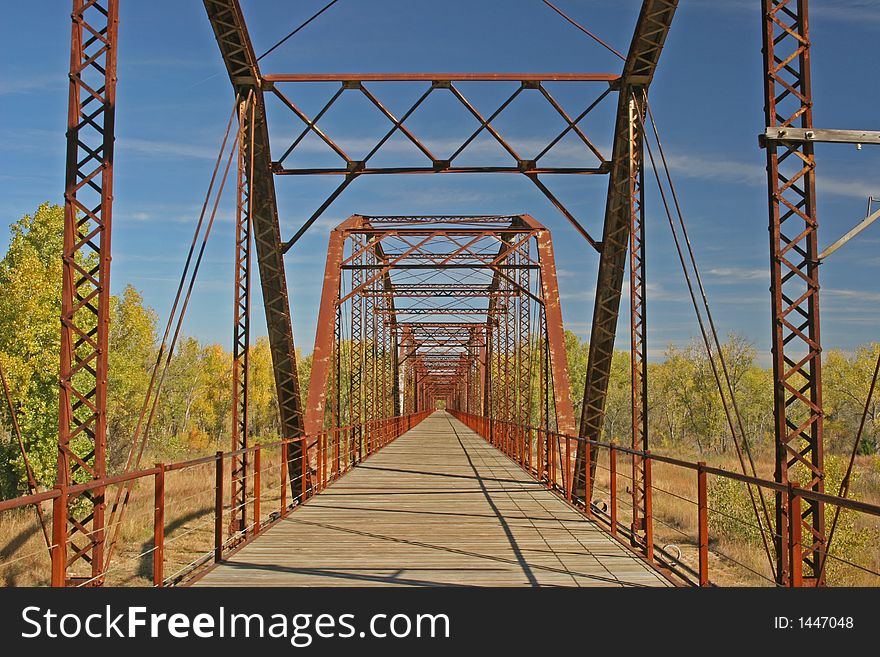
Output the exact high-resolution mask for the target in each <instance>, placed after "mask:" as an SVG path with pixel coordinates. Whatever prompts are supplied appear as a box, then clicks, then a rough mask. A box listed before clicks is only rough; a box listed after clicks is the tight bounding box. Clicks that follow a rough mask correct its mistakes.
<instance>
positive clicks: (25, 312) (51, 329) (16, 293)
mask: <svg viewBox="0 0 880 657" xmlns="http://www.w3.org/2000/svg"><path fill="white" fill-rule="evenodd" d="M10 230H11V232H12V236H11V239H10V243H9V249H8V250H7V252H6V255H5V256H4V257H3V260H2V261H0V358H2V359H3V365H4V368H5V369H6V371H7V372H8V376H9V379H10V387H11V390H12V395H13V398H14V400H15V402H16V405H17V409H16V411H17V415H18V420H19V423H20V424H21V429H22V434H23V437H24V443H25V448H26V450H27V452H28V455H29V458H30V461H31V463H32V465H33V467H34V472H35V475H36V477H37V480H38V481H39V482H40V483H41V484H43V485H44V486H51V485H52V483H53V482H54V481H55V467H56V461H57V435H58V367H59V351H60V343H61V334H60V329H59V317H60V315H61V272H62V263H61V253H62V246H63V244H62V236H63V232H64V209H63V208H62V207H60V206H58V205H50V204H48V203H44V204H43V205H41V206H39V207H38V208H37V211H36V212H35V213H34V214H32V215H25V216H24V217H22V218H21V219H20V220H19V221H17V222H15V223H13V224H12V225H11V226H10ZM0 477H2V484H3V493H4V496H8V495H14V494H15V493H16V492H21V490H22V489H23V482H24V481H25V478H24V463H23V462H22V459H21V457H20V456H19V455H18V449H17V446H16V445H15V443H14V442H8V441H7V442H6V443H5V444H4V445H3V447H2V449H0Z"/></svg>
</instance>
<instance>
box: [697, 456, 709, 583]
mask: <svg viewBox="0 0 880 657" xmlns="http://www.w3.org/2000/svg"><path fill="white" fill-rule="evenodd" d="M705 467H706V464H705V463H704V462H703V461H700V462H699V463H698V464H697V535H698V537H697V544H698V545H699V551H700V555H699V563H700V567H699V573H700V586H709V501H708V486H707V481H706V478H707V477H706V470H705Z"/></svg>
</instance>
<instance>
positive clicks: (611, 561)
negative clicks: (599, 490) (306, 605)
mask: <svg viewBox="0 0 880 657" xmlns="http://www.w3.org/2000/svg"><path fill="white" fill-rule="evenodd" d="M196 585H197V586H389V585H398V586H668V585H669V584H668V582H667V581H666V580H665V579H664V578H663V577H661V576H660V575H659V574H657V573H656V572H655V571H654V570H652V569H651V568H650V567H649V566H648V565H647V564H645V563H644V562H642V561H641V560H640V559H638V558H637V557H635V556H634V555H632V554H631V553H629V552H628V551H627V550H626V549H624V548H623V547H622V546H621V545H619V544H618V543H616V542H615V541H614V540H613V539H611V538H610V537H609V536H608V535H607V534H605V533H604V532H602V531H601V530H600V529H599V528H597V527H596V526H595V525H594V524H593V523H591V522H589V521H587V520H586V519H585V518H584V517H583V516H582V515H581V514H579V513H578V512H576V511H575V510H573V509H571V508H570V507H568V506H567V505H566V504H565V503H564V502H563V501H562V500H560V499H558V498H557V497H556V496H554V495H553V494H552V493H550V492H549V491H547V490H546V489H544V488H543V487H542V486H541V485H540V484H538V483H537V482H535V481H534V480H533V479H531V478H529V477H528V475H526V473H525V472H523V471H522V470H521V469H520V468H519V467H518V466H517V465H516V464H515V463H514V462H512V461H511V460H510V459H508V458H507V457H506V456H504V455H503V454H502V453H501V452H499V451H498V450H496V449H494V448H493V447H491V446H490V445H488V444H487V443H486V442H485V441H484V440H483V439H482V438H480V437H479V436H477V435H476V434H475V433H474V432H472V431H471V430H470V429H468V428H467V427H465V426H464V425H463V424H462V423H461V422H459V421H458V420H456V419H455V418H453V417H452V416H451V415H449V414H448V413H445V412H437V413H434V414H433V415H432V416H430V417H429V418H428V419H426V420H425V421H423V422H422V423H421V424H420V425H418V426H417V427H415V428H414V429H412V430H411V431H409V432H408V433H406V434H404V435H403V436H401V437H400V438H398V439H397V440H396V441H395V442H394V443H392V444H391V445H389V446H388V447H386V448H385V449H383V450H382V451H381V452H379V453H378V454H376V455H374V456H373V457H371V458H370V459H368V460H367V461H366V462H364V463H363V464H361V465H360V466H358V467H357V468H355V469H354V470H353V471H352V472H350V473H349V474H347V475H345V476H344V477H342V478H341V479H340V480H339V481H337V482H336V483H335V484H333V485H332V486H330V487H329V488H327V490H325V491H324V492H323V493H321V494H320V495H317V496H315V497H314V498H312V499H311V500H309V502H307V503H306V504H305V505H304V506H303V507H302V508H301V509H299V510H297V511H296V512H294V513H292V514H291V515H290V516H289V517H287V518H285V519H284V520H282V521H281V522H279V523H277V524H276V525H274V526H273V527H272V528H271V529H268V530H267V531H266V532H265V533H264V534H263V535H262V536H260V537H259V538H257V539H255V540H254V541H253V542H251V543H250V544H248V545H246V546H245V547H243V548H242V549H241V550H239V551H238V552H237V553H235V554H234V555H233V556H232V557H230V558H229V559H228V560H227V561H225V562H224V563H222V564H220V565H219V566H217V567H216V568H214V569H213V570H212V571H210V572H209V573H207V574H206V575H205V576H204V577H202V578H201V579H200V580H199V581H198V582H197V583H196Z"/></svg>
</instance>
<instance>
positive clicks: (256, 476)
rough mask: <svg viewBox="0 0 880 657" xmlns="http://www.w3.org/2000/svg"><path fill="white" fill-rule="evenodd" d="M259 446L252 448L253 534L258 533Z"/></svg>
mask: <svg viewBox="0 0 880 657" xmlns="http://www.w3.org/2000/svg"><path fill="white" fill-rule="evenodd" d="M260 452H261V450H260V447H259V446H257V448H256V449H255V450H254V535H255V536H256V535H257V534H259V533H260V489H261V488H262V487H261V486H260Z"/></svg>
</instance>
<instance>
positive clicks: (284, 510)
mask: <svg viewBox="0 0 880 657" xmlns="http://www.w3.org/2000/svg"><path fill="white" fill-rule="evenodd" d="M286 515H287V443H286V442H284V441H282V442H281V517H282V518H283V517H284V516H286Z"/></svg>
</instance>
